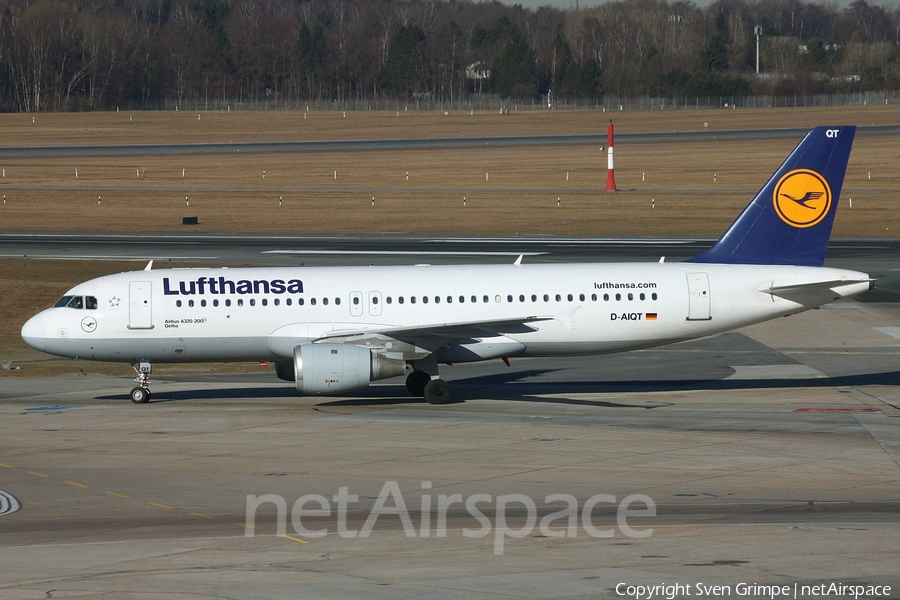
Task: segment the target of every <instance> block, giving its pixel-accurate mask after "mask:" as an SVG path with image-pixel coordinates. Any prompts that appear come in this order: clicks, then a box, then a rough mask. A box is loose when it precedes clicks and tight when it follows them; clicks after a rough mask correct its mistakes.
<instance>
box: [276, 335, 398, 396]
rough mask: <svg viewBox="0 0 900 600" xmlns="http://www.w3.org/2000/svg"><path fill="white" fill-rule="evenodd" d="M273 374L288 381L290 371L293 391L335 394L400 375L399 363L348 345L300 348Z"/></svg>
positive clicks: (369, 350) (316, 345)
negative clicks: (289, 360) (295, 388)
mask: <svg viewBox="0 0 900 600" xmlns="http://www.w3.org/2000/svg"><path fill="white" fill-rule="evenodd" d="M275 367H276V368H275V373H276V375H278V377H279V378H281V379H288V376H289V375H291V373H290V370H291V368H293V376H294V377H293V379H294V380H295V381H296V384H297V391H299V392H302V393H304V394H336V393H338V392H346V391H349V390H355V389H358V388H363V387H366V386H368V385H369V383H370V382H372V381H376V380H378V379H386V378H388V377H395V376H397V375H403V373H404V370H405V368H406V364H405V363H404V361H403V360H398V359H392V358H385V357H384V356H382V355H380V354H378V353H377V352H376V351H375V350H373V349H370V348H366V347H364V346H354V345H352V344H324V343H323V344H300V345H299V346H295V347H294V360H293V362H292V363H289V362H287V361H281V362H278V363H276V366H275Z"/></svg>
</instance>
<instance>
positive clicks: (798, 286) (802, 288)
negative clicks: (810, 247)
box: [759, 279, 875, 296]
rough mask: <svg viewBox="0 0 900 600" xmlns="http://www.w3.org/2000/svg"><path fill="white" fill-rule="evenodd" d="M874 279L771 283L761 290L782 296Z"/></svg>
mask: <svg viewBox="0 0 900 600" xmlns="http://www.w3.org/2000/svg"><path fill="white" fill-rule="evenodd" d="M874 282H875V280H874V279H832V280H831V281H811V282H809V283H790V284H786V285H771V286H769V287H768V288H766V289H763V290H759V291H760V292H763V293H765V294H774V295H776V296H781V295H784V294H800V293H803V292H818V291H821V290H830V289H833V288H839V287H843V286H845V285H856V284H859V283H868V284H872V283H874Z"/></svg>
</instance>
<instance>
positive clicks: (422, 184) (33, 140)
mask: <svg viewBox="0 0 900 600" xmlns="http://www.w3.org/2000/svg"><path fill="white" fill-rule="evenodd" d="M346 115H347V116H346V117H345V116H343V113H339V112H337V113H333V112H332V113H328V112H326V113H308V114H306V118H304V113H291V112H244V113H237V112H230V113H229V112H226V113H200V114H199V115H198V114H197V113H190V114H188V113H186V112H177V113H174V112H169V113H138V114H133V115H132V114H126V113H99V114H97V113H89V114H58V115H57V114H47V115H43V114H42V115H37V116H35V117H34V123H32V122H31V119H32V117H31V116H30V115H2V116H0V127H2V129H3V131H4V134H5V135H4V136H3V140H2V144H5V145H9V146H34V145H90V144H120V143H165V142H183V143H200V142H228V141H295V140H322V139H377V138H380V139H389V138H416V137H466V136H469V137H471V136H488V135H530V134H576V133H603V132H604V131H605V127H606V122H607V121H608V117H609V116H614V117H615V119H616V126H617V131H619V132H638V131H642V132H647V131H686V130H699V129H704V123H707V124H708V125H709V127H708V128H707V129H709V130H724V129H749V128H756V127H770V128H777V127H806V126H813V125H816V124H820V123H834V122H840V123H858V124H893V123H897V122H900V107H896V106H870V107H849V108H843V109H834V108H831V109H765V110H764V109H759V110H726V109H719V110H699V111H696V110H682V111H668V112H667V111H657V112H644V113H627V112H623V113H617V114H614V115H610V114H609V113H602V112H596V111H581V112H574V111H572V112H549V111H522V112H518V113H515V112H514V113H512V114H509V115H499V114H493V113H491V114H487V113H476V114H475V115H470V114H469V113H468V112H450V114H449V115H446V116H445V115H444V114H443V113H442V112H432V113H421V112H417V113H404V112H401V113H399V116H398V115H397V114H396V113H370V112H348V113H346ZM198 116H199V117H200V118H199V120H198ZM898 138H900V136H894V135H879V136H860V137H859V138H857V142H856V145H855V147H854V151H853V155H852V157H851V163H850V168H849V172H848V176H847V182H846V184H845V193H844V197H845V198H846V197H848V196H849V197H853V196H856V198H855V199H854V206H853V210H852V211H851V210H850V209H849V203H846V204H843V205H842V207H841V212H842V214H841V215H840V216H839V217H838V220H837V225H836V230H835V233H836V234H837V235H894V234H895V232H896V231H898V227H900V223H896V222H895V221H896V215H895V214H894V212H895V211H892V210H890V207H891V206H892V203H893V201H894V197H895V191H896V190H898V189H900V170H898V169H897V165H898V164H900V139H898ZM797 141H798V140H795V139H778V140H767V141H750V142H747V141H725V140H720V141H710V142H695V143H676V142H668V143H658V144H634V143H631V144H624V143H623V144H619V145H618V146H619V147H618V148H617V149H616V181H617V184H618V187H619V188H620V190H621V191H620V192H618V193H614V194H613V193H606V192H604V191H602V190H603V189H604V187H605V183H606V157H605V154H604V153H602V152H601V149H600V148H599V147H598V146H592V145H577V146H558V147H548V146H538V147H507V148H490V147H484V148H477V149H476V148H473V149H448V150H403V151H356V152H314V153H312V152H311V153H251V154H244V155H240V154H238V153H234V154H215V155H206V154H204V155H183V156H170V155H155V156H143V157H134V156H122V157H85V158H73V157H50V158H22V159H15V158H14V159H7V160H5V161H3V163H2V164H0V167H2V168H3V169H4V170H5V177H2V178H0V193H2V194H4V195H5V196H6V203H5V204H4V205H2V206H0V211H2V212H0V222H2V225H0V229H3V230H16V231H37V230H49V231H64V230H86V231H91V230H98V229H104V230H115V231H179V230H182V226H181V217H182V216H197V217H199V219H200V223H201V224H200V226H199V227H198V228H196V229H194V230H193V231H207V232H223V231H229V232H273V233H362V232H369V233H372V232H383V233H426V234H441V233H450V234H462V233H473V234H508V235H515V234H520V235H522V234H554V235H655V236H659V235H717V234H718V233H720V232H721V231H722V230H723V228H725V227H726V226H727V225H728V223H730V221H731V220H732V219H733V217H734V216H735V215H736V214H737V212H738V211H739V210H740V209H741V208H742V207H743V206H744V204H746V202H747V200H748V199H749V195H750V194H752V193H753V192H754V191H755V190H757V189H758V188H759V187H760V186H761V185H762V183H763V182H764V180H765V178H766V177H767V176H768V175H770V174H771V172H772V171H773V170H774V169H775V168H776V167H777V166H778V164H780V162H781V160H783V159H784V157H785V156H786V154H787V152H789V151H790V149H791V148H792V147H793V146H794V145H795V143H796V142H797ZM76 170H77V172H78V176H77V178H76V176H75V173H76ZM263 172H265V178H264V177H263ZM335 172H336V173H337V175H336V176H335ZM407 173H408V174H409V175H408V178H407ZM869 173H871V179H869ZM182 174H183V176H182ZM98 197H100V199H101V201H100V203H99V205H98V201H97V200H98ZM185 197H187V198H188V201H189V203H190V206H187V202H186V201H185ZM373 197H374V198H375V206H374V207H373V206H372V198H373ZM464 197H465V206H463V198H464ZM280 198H283V203H282V206H280V207H279V199H280ZM557 199H559V207H557ZM654 199H655V201H656V202H655V203H656V208H655V210H652V211H651V210H650V206H651V201H652V200H654ZM700 215H702V218H698V216H700Z"/></svg>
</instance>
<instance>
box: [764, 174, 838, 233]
mask: <svg viewBox="0 0 900 600" xmlns="http://www.w3.org/2000/svg"><path fill="white" fill-rule="evenodd" d="M772 201H773V202H774V203H775V212H777V213H778V216H779V217H781V220H782V221H784V222H785V223H787V224H788V225H790V226H791V227H799V228H805V227H812V226H813V225H815V224H817V223H819V222H820V221H821V220H822V219H824V218H825V215H827V214H828V209H830V208H831V188H830V187H828V182H827V181H825V178H824V177H822V176H821V175H819V174H818V173H816V172H815V171H810V170H809V169H796V170H794V171H791V172H790V173H788V174H787V175H785V176H784V177H782V178H781V179H780V180H779V181H778V184H777V185H776V186H775V192H774V193H773V194H772Z"/></svg>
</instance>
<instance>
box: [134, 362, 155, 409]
mask: <svg viewBox="0 0 900 600" xmlns="http://www.w3.org/2000/svg"><path fill="white" fill-rule="evenodd" d="M131 368H132V369H134V372H135V373H137V374H138V376H137V377H135V378H134V381H135V383H137V384H139V385H138V387H135V388H132V390H131V401H132V402H134V403H135V404H146V403H147V402H150V372H151V371H152V369H153V367H152V365H151V364H150V363H148V362H142V363H141V364H140V368H138V367H135V366H134V363H131Z"/></svg>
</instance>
